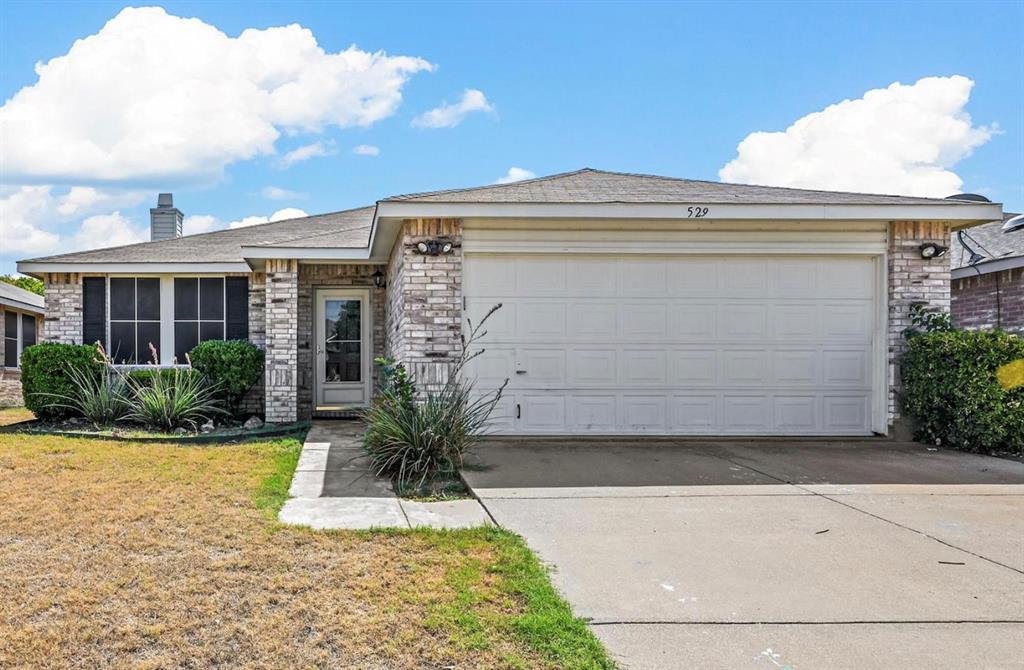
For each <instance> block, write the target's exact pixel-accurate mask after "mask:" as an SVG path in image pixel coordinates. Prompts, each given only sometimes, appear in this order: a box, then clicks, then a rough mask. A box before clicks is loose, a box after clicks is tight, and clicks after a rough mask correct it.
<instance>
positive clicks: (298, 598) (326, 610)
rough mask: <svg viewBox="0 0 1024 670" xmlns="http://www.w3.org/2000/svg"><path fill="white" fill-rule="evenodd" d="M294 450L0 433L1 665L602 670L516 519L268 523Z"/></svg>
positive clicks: (601, 658)
mask: <svg viewBox="0 0 1024 670" xmlns="http://www.w3.org/2000/svg"><path fill="white" fill-rule="evenodd" d="M16 416H17V417H19V418H23V414H19V413H17V411H10V410H5V411H4V412H2V413H0V423H2V422H10V421H11V420H12V419H14V417H16ZM298 453H299V442H298V441H296V440H279V441H274V442H262V443H261V442H253V443H243V444H233V445H218V446H214V447H210V446H179V445H154V444H146V445H141V444H136V443H129V442H105V441H97V440H85V439H68V438H60V437H40V436H26V435H14V434H0V640H3V643H2V644H0V667H5V668H6V667H12V668H14V667H24V668H51V667H54V668H55V667H79V668H113V667H117V668H125V667H129V668H132V667H134V668H184V667H188V668H219V667H254V668H312V667H329V668H380V669H384V668H387V669H392V668H611V667H613V666H612V664H611V663H610V662H609V661H608V659H607V657H606V656H605V653H604V651H603V650H602V649H601V647H600V645H599V644H598V643H597V641H596V640H595V638H594V637H593V636H592V635H591V634H590V632H589V630H588V629H587V627H586V626H585V625H584V624H583V622H582V621H580V620H578V619H575V618H573V617H572V615H571V613H570V611H569V609H568V607H567V606H566V605H565V603H564V602H563V601H561V600H560V599H559V598H558V597H557V595H556V594H555V592H554V590H553V589H552V587H551V585H550V582H549V581H548V578H547V575H546V574H545V572H544V571H543V569H542V568H541V567H540V565H539V564H538V562H537V560H536V558H535V557H534V556H533V555H532V554H531V553H530V552H529V551H528V550H527V549H526V547H525V546H524V545H523V543H522V541H521V540H520V539H519V538H518V537H516V536H514V535H511V534H509V533H506V532H504V531H500V530H496V529H480V530H472V531H450V532H439V531H429V532H428V531H392V532H316V531H310V530H305V529H297V528H290V527H286V526H282V525H280V524H278V523H277V522H276V521H275V520H274V519H275V514H276V510H277V508H278V507H279V506H280V505H281V504H282V502H283V501H284V498H285V496H286V492H287V488H288V484H289V481H290V475H291V471H292V469H294V467H295V463H296V460H297V458H298Z"/></svg>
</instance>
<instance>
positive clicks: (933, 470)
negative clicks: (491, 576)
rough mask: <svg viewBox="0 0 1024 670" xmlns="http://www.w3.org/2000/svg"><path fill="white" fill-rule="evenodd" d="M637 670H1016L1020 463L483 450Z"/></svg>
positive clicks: (1022, 623) (616, 447)
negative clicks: (765, 669)
mask: <svg viewBox="0 0 1024 670" xmlns="http://www.w3.org/2000/svg"><path fill="white" fill-rule="evenodd" d="M464 474H465V476H466V479H467V481H468V482H469V484H470V486H471V487H472V488H473V491H474V492H475V494H476V495H477V496H478V497H479V498H480V499H481V501H482V502H483V504H484V506H485V507H486V508H487V510H488V512H489V513H490V514H491V515H492V517H493V518H494V520H495V521H496V522H497V523H498V524H500V525H502V526H504V527H506V528H509V529H511V530H513V531H515V532H517V533H520V534H521V535H523V536H524V537H525V538H526V540H527V542H528V543H529V544H530V546H531V547H532V548H533V549H534V550H536V551H537V552H538V553H539V554H540V556H541V557H542V559H543V560H545V561H546V562H548V563H549V564H550V565H551V566H553V569H554V579H555V582H556V585H557V586H558V587H559V589H560V590H561V591H562V593H563V594H564V595H565V596H566V597H567V598H568V600H569V602H570V603H572V605H573V607H574V609H575V611H576V612H577V613H578V614H579V615H580V616H582V617H585V618H586V619H588V620H590V622H591V625H592V627H593V630H594V632H595V633H596V634H597V635H598V637H600V638H601V639H602V640H603V641H604V642H605V644H606V645H607V646H608V648H609V650H610V651H611V652H612V654H613V655H614V656H615V657H616V658H617V659H619V660H620V662H621V663H622V664H623V665H624V666H625V667H626V668H630V669H633V670H640V669H643V670H661V669H665V670H668V669H672V670H676V669H679V668H701V669H702V670H710V669H715V668H722V669H728V670H738V669H742V668H794V669H797V670H807V669H811V668H827V669H828V670H845V669H847V668H849V669H850V670H854V669H855V670H865V669H868V668H922V669H923V668H927V669H929V670H937V669H942V668H950V669H951V670H952V669H954V668H955V669H957V670H960V669H961V668H993V669H994V668H1022V667H1024V464H1022V463H1018V462H1014V461H1009V460H1003V459H996V458H988V457H983V456H974V455H970V454H963V453H958V452H953V451H946V450H935V449H933V448H928V447H924V446H921V445H914V444H909V443H893V442H889V441H876V440H859V441H846V442H842V441H807V440H797V441H764V442H757V441H683V440H681V441H669V440H664V441H658V440H644V441H636V442H633V443H629V442H624V441H622V440H617V441H615V440H600V441H598V440H591V441H544V440H541V441H514V442H513V441H509V442H501V441H491V442H488V443H486V444H485V445H484V446H482V447H481V448H480V449H479V451H478V453H477V456H476V458H475V460H474V461H471V462H470V463H469V465H468V467H467V469H466V471H465V472H464Z"/></svg>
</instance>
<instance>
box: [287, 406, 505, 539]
mask: <svg viewBox="0 0 1024 670" xmlns="http://www.w3.org/2000/svg"><path fill="white" fill-rule="evenodd" d="M362 428H363V427H362V424H361V423H358V422H355V421H314V422H313V425H312V427H311V428H310V431H309V433H308V434H307V435H306V441H305V443H304V444H303V445H302V454H301V455H300V456H299V463H298V465H297V466H296V468H295V475H294V476H293V478H292V485H291V489H290V490H289V495H290V496H291V498H289V499H288V501H287V502H285V504H284V507H282V508H281V512H280V514H278V519H280V521H281V522H282V523H286V524H289V525H296V526H309V527H311V528H316V529H319V530H326V529H368V528H473V527H477V526H484V525H488V524H490V523H491V521H490V517H489V516H488V515H487V512H486V511H484V508H483V507H481V505H480V503H478V502H477V501H476V500H474V499H466V500H446V501H442V502H416V501H412V500H402V499H400V498H399V497H398V496H396V495H395V492H394V491H393V490H392V488H391V482H390V481H388V480H386V479H382V478H380V477H377V476H376V475H375V474H374V473H373V472H372V471H371V470H370V461H369V459H368V458H367V457H366V454H365V452H364V451H363V448H362V444H361V441H360V439H361V436H362Z"/></svg>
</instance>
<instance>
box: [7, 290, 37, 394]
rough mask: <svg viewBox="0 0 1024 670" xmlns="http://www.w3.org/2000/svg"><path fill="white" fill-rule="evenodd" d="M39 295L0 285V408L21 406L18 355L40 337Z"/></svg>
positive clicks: (19, 357)
mask: <svg viewBox="0 0 1024 670" xmlns="http://www.w3.org/2000/svg"><path fill="white" fill-rule="evenodd" d="M44 311H45V307H44V301H43V296H41V295H36V294H35V293H32V292H31V291H26V290H25V289H23V288H18V287H17V286H14V285H12V284H8V283H6V282H0V335H2V336H3V347H0V407H7V406H11V405H20V404H21V374H20V373H19V370H18V366H19V361H20V359H21V352H22V351H23V350H24V349H25V347H30V346H32V345H33V344H35V343H36V340H37V339H38V338H39V337H40V336H41V334H42V330H43V328H42V325H43V312H44Z"/></svg>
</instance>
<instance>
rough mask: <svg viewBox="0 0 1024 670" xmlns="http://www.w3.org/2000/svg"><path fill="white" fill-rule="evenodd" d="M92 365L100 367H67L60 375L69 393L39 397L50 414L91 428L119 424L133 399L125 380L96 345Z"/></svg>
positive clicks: (125, 416)
mask: <svg viewBox="0 0 1024 670" xmlns="http://www.w3.org/2000/svg"><path fill="white" fill-rule="evenodd" d="M95 362H96V363H98V364H100V365H101V366H102V369H101V370H99V372H97V370H96V369H95V368H94V366H89V367H88V368H83V367H80V366H76V365H71V366H69V367H68V368H67V369H66V370H65V371H64V375H65V377H66V379H67V382H68V385H69V389H68V390H64V391H63V392H60V393H42V394H40V395H43V396H45V397H48V398H49V400H50V402H49V403H48V406H49V407H51V408H53V409H54V410H66V411H67V412H68V413H71V414H75V415H78V416H81V417H83V418H84V419H85V420H86V421H88V422H89V423H91V424H92V425H93V426H94V427H95V428H97V429H99V428H103V427H105V426H110V425H112V424H114V423H116V422H118V421H123V420H124V419H126V418H127V417H128V415H129V414H130V413H131V411H132V402H133V395H132V389H131V386H130V385H129V383H128V380H127V379H126V378H125V377H124V375H122V374H121V373H120V372H119V371H118V370H117V369H116V368H115V367H114V366H113V365H111V361H110V359H109V357H107V353H106V351H104V350H103V346H102V345H100V344H97V345H96V358H95Z"/></svg>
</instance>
